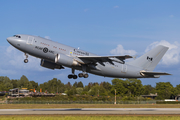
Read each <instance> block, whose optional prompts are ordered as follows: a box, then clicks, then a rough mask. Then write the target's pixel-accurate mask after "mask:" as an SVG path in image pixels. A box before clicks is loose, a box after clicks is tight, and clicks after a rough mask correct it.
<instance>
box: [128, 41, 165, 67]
mask: <svg viewBox="0 0 180 120" xmlns="http://www.w3.org/2000/svg"><path fill="white" fill-rule="evenodd" d="M167 50H168V47H165V46H163V45H159V46H157V47H155V48H154V49H152V50H150V51H149V52H147V53H146V54H144V55H142V56H141V57H139V58H137V59H136V60H134V61H131V62H129V63H128V64H130V65H133V66H136V67H140V68H142V69H143V70H145V71H153V70H154V68H155V67H156V66H157V64H158V63H159V61H160V60H161V58H162V57H163V56H164V54H165V53H166V51H167Z"/></svg>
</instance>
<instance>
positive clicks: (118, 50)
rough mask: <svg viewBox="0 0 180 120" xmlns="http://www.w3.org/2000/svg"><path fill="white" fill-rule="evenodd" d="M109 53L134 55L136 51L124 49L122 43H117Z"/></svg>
mask: <svg viewBox="0 0 180 120" xmlns="http://www.w3.org/2000/svg"><path fill="white" fill-rule="evenodd" d="M110 53H111V54H116V55H135V54H136V53H137V52H136V51H134V50H125V49H124V48H123V46H122V45H120V44H119V45H117V47H116V48H115V49H113V50H111V51H110Z"/></svg>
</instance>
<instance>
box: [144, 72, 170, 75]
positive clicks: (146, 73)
mask: <svg viewBox="0 0 180 120" xmlns="http://www.w3.org/2000/svg"><path fill="white" fill-rule="evenodd" d="M141 73H143V74H144V75H147V76H152V75H171V74H169V73H163V72H141Z"/></svg>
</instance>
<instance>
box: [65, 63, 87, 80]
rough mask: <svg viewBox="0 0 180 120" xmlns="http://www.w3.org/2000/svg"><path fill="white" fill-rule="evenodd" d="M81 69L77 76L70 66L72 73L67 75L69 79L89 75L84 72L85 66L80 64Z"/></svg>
mask: <svg viewBox="0 0 180 120" xmlns="http://www.w3.org/2000/svg"><path fill="white" fill-rule="evenodd" d="M82 70H83V73H79V74H78V76H77V75H75V74H74V72H75V69H74V68H72V74H69V75H68V78H69V79H71V78H73V79H77V77H79V78H82V77H84V78H88V77H89V75H88V74H87V73H86V66H82Z"/></svg>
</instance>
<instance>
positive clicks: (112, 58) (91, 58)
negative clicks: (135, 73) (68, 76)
mask: <svg viewBox="0 0 180 120" xmlns="http://www.w3.org/2000/svg"><path fill="white" fill-rule="evenodd" d="M78 58H79V59H84V60H88V61H94V62H98V61H100V62H111V61H115V62H119V63H122V64H124V60H125V59H129V58H132V56H129V55H125V56H78Z"/></svg>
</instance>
